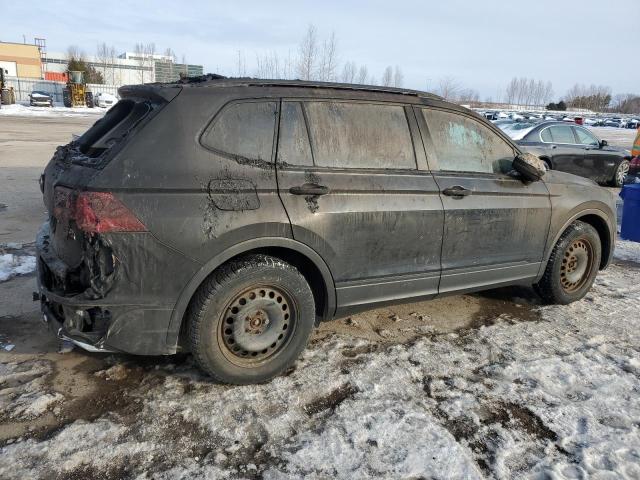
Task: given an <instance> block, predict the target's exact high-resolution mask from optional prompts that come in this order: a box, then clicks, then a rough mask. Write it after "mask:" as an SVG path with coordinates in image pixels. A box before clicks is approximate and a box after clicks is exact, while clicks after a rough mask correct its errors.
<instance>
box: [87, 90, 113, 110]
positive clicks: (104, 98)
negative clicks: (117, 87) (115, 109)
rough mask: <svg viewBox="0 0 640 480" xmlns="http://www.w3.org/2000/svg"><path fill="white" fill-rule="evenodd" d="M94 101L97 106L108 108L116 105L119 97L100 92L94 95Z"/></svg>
mask: <svg viewBox="0 0 640 480" xmlns="http://www.w3.org/2000/svg"><path fill="white" fill-rule="evenodd" d="M93 101H94V103H95V106H96V107H102V108H108V107H112V106H113V105H115V104H116V103H117V102H118V98H117V97H116V96H115V95H111V94H110V93H104V92H100V93H96V94H95V95H94V96H93Z"/></svg>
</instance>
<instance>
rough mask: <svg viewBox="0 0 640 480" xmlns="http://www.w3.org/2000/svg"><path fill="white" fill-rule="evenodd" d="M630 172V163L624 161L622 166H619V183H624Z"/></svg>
mask: <svg viewBox="0 0 640 480" xmlns="http://www.w3.org/2000/svg"><path fill="white" fill-rule="evenodd" d="M628 173H629V164H628V163H627V162H622V163H621V164H620V167H618V184H619V185H622V184H623V183H624V177H626V176H627V174H628Z"/></svg>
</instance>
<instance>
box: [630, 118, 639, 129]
mask: <svg viewBox="0 0 640 480" xmlns="http://www.w3.org/2000/svg"><path fill="white" fill-rule="evenodd" d="M639 127H640V118H630V119H629V120H628V121H627V128H632V129H634V130H635V129H637V128H639Z"/></svg>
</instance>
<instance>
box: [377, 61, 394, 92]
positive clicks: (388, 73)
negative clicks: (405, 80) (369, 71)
mask: <svg viewBox="0 0 640 480" xmlns="http://www.w3.org/2000/svg"><path fill="white" fill-rule="evenodd" d="M380 84H381V85H382V86H383V87H390V86H391V85H392V84H393V68H392V67H391V65H389V66H388V67H387V68H385V69H384V73H383V74H382V78H381V79H380Z"/></svg>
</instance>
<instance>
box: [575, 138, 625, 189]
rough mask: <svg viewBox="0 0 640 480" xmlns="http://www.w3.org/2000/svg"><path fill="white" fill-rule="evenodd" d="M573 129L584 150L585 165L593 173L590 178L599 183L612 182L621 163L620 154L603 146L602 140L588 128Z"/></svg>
mask: <svg viewBox="0 0 640 480" xmlns="http://www.w3.org/2000/svg"><path fill="white" fill-rule="evenodd" d="M573 129H574V131H575V134H576V138H577V141H578V143H579V144H580V145H581V146H582V148H583V149H584V155H585V164H586V165H587V166H588V167H589V169H590V172H591V174H590V178H593V179H594V180H595V181H596V182H599V183H605V182H608V181H610V180H611V179H612V178H613V176H614V174H615V170H616V167H617V166H618V163H619V162H620V154H619V153H618V152H616V151H611V150H610V149H608V148H607V147H606V146H604V147H603V146H601V145H600V140H598V138H597V137H596V136H595V135H594V134H592V133H591V132H590V131H588V130H587V129H586V128H583V127H578V126H576V127H573Z"/></svg>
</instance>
